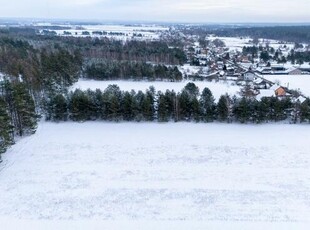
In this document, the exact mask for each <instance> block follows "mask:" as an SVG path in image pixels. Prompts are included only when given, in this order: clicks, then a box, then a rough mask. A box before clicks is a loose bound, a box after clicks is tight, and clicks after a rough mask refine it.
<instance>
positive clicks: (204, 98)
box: [199, 88, 216, 122]
mask: <svg viewBox="0 0 310 230" xmlns="http://www.w3.org/2000/svg"><path fill="white" fill-rule="evenodd" d="M199 104H200V108H201V114H202V120H203V121H206V122H212V121H214V119H215V115H216V111H215V110H216V104H215V100H214V97H213V95H212V92H211V91H210V89H209V88H204V90H203V91H202V94H201V96H200V100H199Z"/></svg>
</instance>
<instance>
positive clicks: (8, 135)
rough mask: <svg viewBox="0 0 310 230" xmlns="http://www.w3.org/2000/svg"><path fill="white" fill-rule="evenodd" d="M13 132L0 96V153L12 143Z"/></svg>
mask: <svg viewBox="0 0 310 230" xmlns="http://www.w3.org/2000/svg"><path fill="white" fill-rule="evenodd" d="M13 132H14V130H13V126H12V124H11V119H10V116H9V114H8V106H7V104H6V102H5V100H4V98H3V97H0V154H1V153H4V152H5V151H6V149H7V148H8V147H9V146H10V145H12V144H13V143H14V140H13ZM0 161H1V156H0Z"/></svg>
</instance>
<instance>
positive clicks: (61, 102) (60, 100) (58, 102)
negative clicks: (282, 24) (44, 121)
mask: <svg viewBox="0 0 310 230" xmlns="http://www.w3.org/2000/svg"><path fill="white" fill-rule="evenodd" d="M49 107H50V109H49V110H50V113H51V114H50V119H51V120H52V121H66V120H67V119H68V102H67V99H66V98H65V97H64V96H63V95H62V94H57V95H56V96H55V97H54V98H52V99H51V102H50V104H49Z"/></svg>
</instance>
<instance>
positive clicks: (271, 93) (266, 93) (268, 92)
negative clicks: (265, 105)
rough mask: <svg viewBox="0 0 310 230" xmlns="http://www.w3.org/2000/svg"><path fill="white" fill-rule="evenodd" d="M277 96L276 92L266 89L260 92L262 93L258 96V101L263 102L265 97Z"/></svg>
mask: <svg viewBox="0 0 310 230" xmlns="http://www.w3.org/2000/svg"><path fill="white" fill-rule="evenodd" d="M272 96H275V92H274V90H271V89H264V90H260V93H259V94H258V95H257V96H256V98H257V99H258V100H261V99H262V98H263V97H272Z"/></svg>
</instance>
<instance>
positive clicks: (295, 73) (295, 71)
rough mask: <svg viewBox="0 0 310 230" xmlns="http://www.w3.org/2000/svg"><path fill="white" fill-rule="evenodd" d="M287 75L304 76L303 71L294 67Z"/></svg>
mask: <svg viewBox="0 0 310 230" xmlns="http://www.w3.org/2000/svg"><path fill="white" fill-rule="evenodd" d="M287 74H288V75H301V74H303V71H302V70H300V69H297V68H294V67H293V68H290V69H288V70H287Z"/></svg>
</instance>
